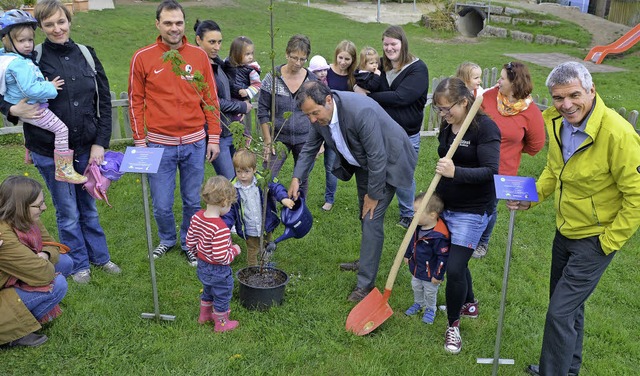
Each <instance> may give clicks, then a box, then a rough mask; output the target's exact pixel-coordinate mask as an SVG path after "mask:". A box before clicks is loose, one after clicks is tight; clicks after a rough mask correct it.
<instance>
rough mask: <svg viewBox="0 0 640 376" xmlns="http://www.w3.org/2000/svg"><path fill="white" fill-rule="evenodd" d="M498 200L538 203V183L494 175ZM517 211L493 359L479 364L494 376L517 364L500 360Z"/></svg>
mask: <svg viewBox="0 0 640 376" xmlns="http://www.w3.org/2000/svg"><path fill="white" fill-rule="evenodd" d="M493 182H494V186H495V189H496V198H497V199H503V200H516V201H517V200H519V201H534V202H535V201H538V192H537V191H536V181H535V179H533V178H530V177H523V176H504V175H493ZM515 221H516V211H515V210H510V211H509V234H508V236H507V252H506V255H505V259H504V273H503V275H502V294H501V297H500V315H499V316H498V330H497V333H496V344H495V347H494V350H493V358H478V359H477V363H479V364H493V372H492V375H493V376H497V375H498V366H499V365H500V364H510V365H513V364H515V361H514V360H513V359H500V343H501V340H502V324H503V322H504V311H505V306H506V303H507V287H508V284H509V266H510V264H511V247H512V245H513V228H514V227H515Z"/></svg>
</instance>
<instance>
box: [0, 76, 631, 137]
mask: <svg viewBox="0 0 640 376" xmlns="http://www.w3.org/2000/svg"><path fill="white" fill-rule="evenodd" d="M497 76H498V69H497V68H495V67H494V68H491V69H489V68H486V69H485V70H484V75H483V81H484V82H483V87H485V88H486V87H491V86H493V85H495V83H496V82H497ZM443 79H444V77H439V78H434V79H433V81H432V83H431V86H430V89H431V90H435V88H436V87H437V86H438V84H439V83H440V81H442V80H443ZM533 100H534V102H535V103H536V105H537V106H538V107H539V108H540V110H541V111H543V110H545V109H546V108H547V107H548V99H547V98H540V97H538V96H537V95H535V96H534V97H533ZM252 105H253V110H252V111H251V115H250V116H246V118H245V122H246V123H248V124H250V125H251V127H252V129H255V130H256V132H258V134H259V133H260V127H259V126H258V121H257V109H258V104H257V103H255V102H254V103H252ZM111 106H112V107H111V118H112V121H111V141H112V142H127V141H131V140H132V138H131V126H130V122H129V121H130V119H129V99H128V98H127V93H126V92H122V93H120V94H119V95H118V96H117V97H116V94H115V93H114V92H111ZM617 111H618V113H619V114H620V115H622V116H623V117H624V118H625V119H627V120H628V121H629V123H631V124H632V125H633V126H634V127H635V128H636V131H637V132H638V133H639V134H640V128H639V127H638V111H637V110H633V111H628V113H627V110H626V109H625V108H624V107H622V108H620V109H618V110H617ZM440 121H441V119H440V116H439V115H438V113H437V111H434V109H433V94H432V93H429V95H428V97H427V103H426V105H425V121H424V123H423V125H422V130H421V131H420V135H421V136H435V135H437V134H438V128H439V126H440ZM3 124H4V126H1V127H0V136H1V135H4V134H12V133H22V124H18V125H13V124H11V123H9V122H8V121H7V120H6V119H4V122H3Z"/></svg>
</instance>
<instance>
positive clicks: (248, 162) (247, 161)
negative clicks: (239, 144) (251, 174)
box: [232, 149, 257, 170]
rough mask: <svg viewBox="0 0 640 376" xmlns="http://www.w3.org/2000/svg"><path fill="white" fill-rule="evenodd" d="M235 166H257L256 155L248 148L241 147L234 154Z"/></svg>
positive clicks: (241, 167)
mask: <svg viewBox="0 0 640 376" xmlns="http://www.w3.org/2000/svg"><path fill="white" fill-rule="evenodd" d="M232 160H233V167H234V168H239V169H245V168H251V169H254V170H255V168H256V166H257V162H256V155H255V154H253V153H252V152H250V151H249V150H247V149H240V150H238V151H236V152H235V154H233V159H232Z"/></svg>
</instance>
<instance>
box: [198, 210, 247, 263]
mask: <svg viewBox="0 0 640 376" xmlns="http://www.w3.org/2000/svg"><path fill="white" fill-rule="evenodd" d="M204 212H205V211H204V209H202V210H199V211H198V212H197V213H196V214H194V215H193V217H191V224H190V225H189V231H188V232H187V247H189V249H191V250H194V251H195V253H196V255H197V257H198V258H199V259H200V260H203V261H206V262H208V263H210V264H217V265H229V264H231V262H232V261H233V259H234V258H235V257H236V256H237V255H238V253H239V252H238V251H237V250H236V249H235V248H234V247H233V246H232V243H231V231H229V228H228V227H227V225H226V224H225V223H224V221H223V220H222V218H220V217H214V218H208V217H205V216H204Z"/></svg>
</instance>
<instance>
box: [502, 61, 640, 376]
mask: <svg viewBox="0 0 640 376" xmlns="http://www.w3.org/2000/svg"><path fill="white" fill-rule="evenodd" d="M546 85H547V87H548V89H549V92H550V94H551V97H552V100H553V107H551V108H549V109H547V110H546V111H544V113H543V117H544V119H545V125H546V128H547V134H548V135H549V152H548V155H547V165H546V166H545V168H544V170H543V171H542V174H541V175H540V177H539V178H538V181H537V183H536V188H537V191H538V195H539V200H540V201H539V202H542V201H544V200H545V199H546V198H547V197H549V196H551V195H552V194H554V193H555V197H554V200H555V208H556V235H555V238H554V240H553V248H552V255H553V256H552V261H551V278H550V296H549V308H548V310H547V317H546V321H545V326H544V336H543V339H542V352H541V354H540V365H539V366H538V365H530V366H528V367H527V369H526V370H527V371H528V372H529V373H530V374H532V375H554V376H555V375H577V374H578V373H579V371H580V366H581V364H582V339H583V335H584V303H585V302H586V300H587V299H588V298H589V296H590V295H591V293H592V292H593V291H594V290H595V288H596V285H597V284H598V281H599V280H600V277H601V276H602V274H603V273H604V271H605V270H606V268H607V266H608V265H609V263H610V262H611V260H612V259H613V256H614V255H615V253H616V251H618V250H619V249H620V248H622V246H623V245H624V244H625V242H626V241H627V240H629V238H630V237H631V236H632V235H633V234H634V233H635V232H636V230H637V229H638V226H639V225H640V136H638V134H637V133H636V131H635V129H634V128H633V126H632V125H631V124H629V123H628V122H627V121H626V120H625V119H624V118H623V117H622V116H620V115H619V114H618V113H617V112H615V111H614V110H612V109H610V108H608V107H607V106H606V105H605V104H604V103H603V102H602V98H600V96H599V95H598V94H596V90H595V85H594V84H593V81H592V78H591V74H590V73H589V71H587V69H586V68H585V67H584V65H582V64H580V63H576V62H568V63H563V64H560V65H559V66H557V67H556V68H554V69H553V70H552V71H551V73H550V74H549V77H548V78H547V82H546ZM535 204H536V203H529V202H524V201H508V202H507V206H508V207H509V209H512V210H515V209H521V210H523V209H528V208H529V207H531V206H534V205H535ZM568 276H569V277H568Z"/></svg>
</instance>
